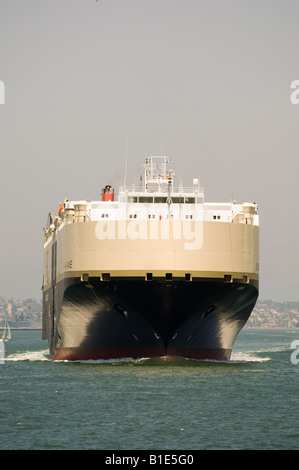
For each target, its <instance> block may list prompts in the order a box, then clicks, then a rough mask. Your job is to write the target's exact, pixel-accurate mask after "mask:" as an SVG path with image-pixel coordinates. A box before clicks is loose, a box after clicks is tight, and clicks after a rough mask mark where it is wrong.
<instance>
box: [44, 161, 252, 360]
mask: <svg viewBox="0 0 299 470" xmlns="http://www.w3.org/2000/svg"><path fill="white" fill-rule="evenodd" d="M169 161H170V159H169V158H167V157H165V156H162V157H154V156H151V157H148V158H147V159H146V161H145V165H144V176H143V177H142V178H141V181H140V186H139V187H137V186H133V187H127V185H126V184H124V186H123V187H120V189H119V195H118V200H116V198H115V196H114V189H113V188H112V187H111V186H106V187H105V188H104V189H103V190H102V195H101V200H99V201H71V200H68V199H66V200H65V201H64V202H63V204H62V205H61V206H60V207H59V210H58V212H57V215H55V213H54V212H51V213H50V214H49V222H48V226H47V228H45V229H44V237H45V240H44V275H43V339H46V340H48V342H49V350H50V357H51V358H52V359H54V360H97V359H117V358H135V359H136V358H142V357H155V356H179V357H184V358H194V359H215V360H228V359H229V358H230V356H231V352H232V347H233V343H234V341H235V338H236V336H237V334H238V333H239V331H240V330H241V328H242V327H243V326H244V325H245V323H246V321H247V320H248V318H249V316H250V314H251V312H252V310H253V308H254V305H255V303H256V300H257V297H258V279H259V274H258V269H259V248H258V244H259V216H258V213H257V212H258V207H257V204H256V203H243V204H237V203H236V202H235V201H231V202H229V203H206V202H204V192H203V189H202V188H201V187H200V185H199V180H198V179H196V178H195V179H194V180H193V183H192V187H190V188H185V189H184V188H183V187H181V186H180V185H178V186H176V184H175V174H174V171H172V170H168V163H169Z"/></svg>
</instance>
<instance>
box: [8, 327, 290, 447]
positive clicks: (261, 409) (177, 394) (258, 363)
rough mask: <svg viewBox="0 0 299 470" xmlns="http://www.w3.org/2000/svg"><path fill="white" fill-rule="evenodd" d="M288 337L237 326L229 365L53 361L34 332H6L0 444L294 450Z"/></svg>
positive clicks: (283, 332)
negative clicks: (9, 333) (7, 336)
mask: <svg viewBox="0 0 299 470" xmlns="http://www.w3.org/2000/svg"><path fill="white" fill-rule="evenodd" d="M296 340H299V330H251V329H243V330H242V331H241V333H240V334H239V336H238V338H237V340H236V342H235V346H234V350H233V354H232V358H231V361H229V362H217V361H197V360H188V359H178V358H159V359H147V358H143V359H140V360H131V359H130V358H128V359H125V360H109V361H90V362H89V361H87V362H65V361H61V362H60V361H57V362H52V361H50V359H49V351H48V348H47V343H46V342H45V341H42V339H41V331H39V330H37V331H29V330H28V331H25V330H13V331H12V339H11V340H10V341H9V342H7V343H5V353H4V356H5V357H4V361H3V363H2V364H1V365H0V448H1V449H14V450H16V449H32V450H38V449H66V450H71V449H78V450H81V449H82V450H85V449H99V450H103V449H104V450H115V451H117V450H118V451H121V450H148V449H151V450H155V449H156V450H180V449H182V450H209V449H227V450H228V449H256V450H263V449H276V450H279V449H298V448H299V393H298V390H299V364H297V363H296V361H294V360H292V359H291V357H292V353H293V357H294V350H293V349H292V344H294V343H293V342H294V341H296ZM298 357H299V354H298ZM297 362H298V361H297Z"/></svg>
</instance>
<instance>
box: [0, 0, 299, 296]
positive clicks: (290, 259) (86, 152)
mask: <svg viewBox="0 0 299 470" xmlns="http://www.w3.org/2000/svg"><path fill="white" fill-rule="evenodd" d="M298 18H299V2H298V0H225V1H224V0H99V1H98V2H96V0H48V1H46V0H26V1H24V0H14V1H11V0H0V80H2V81H3V82H4V84H5V104H4V105H0V160H1V163H0V171H1V173H0V174H1V184H0V196H1V197H0V204H1V226H0V227H1V228H0V253H1V258H0V266H1V270H0V295H2V296H4V297H6V298H9V297H14V298H18V297H19V298H26V297H34V298H37V299H40V298H41V285H42V270H43V267H42V264H43V230H42V229H43V227H44V226H45V225H46V222H47V217H48V212H49V211H50V210H52V209H55V210H57V209H58V206H59V203H60V201H62V200H63V199H64V197H65V194H66V193H67V195H68V196H69V197H70V198H73V199H85V198H86V199H98V198H99V197H100V193H101V188H102V187H103V186H104V185H105V184H113V185H114V186H115V188H116V189H117V188H118V185H119V184H120V183H121V182H122V181H123V177H124V167H125V153H126V143H127V139H128V160H129V172H128V181H131V182H134V181H135V178H136V177H137V178H138V176H139V174H140V171H141V166H140V165H142V164H143V163H144V159H145V157H146V156H148V155H150V154H153V155H155V154H161V153H162V150H163V151H164V154H166V155H168V156H170V157H171V158H172V161H173V169H175V171H176V177H177V181H178V180H182V182H183V183H184V185H186V186H188V185H190V184H191V182H192V179H193V178H194V177H199V178H200V183H201V185H202V186H203V187H204V188H205V199H206V201H209V202H211V201H222V202H226V201H229V200H230V198H231V193H232V191H233V197H234V199H236V200H237V202H239V203H242V202H244V201H251V202H253V201H254V202H258V203H259V208H260V222H261V230H260V269H261V272H260V298H261V299H265V298H272V299H274V300H278V301H283V300H299V210H298V205H299V197H298V191H299V190H298V177H299V176H298V174H299V104H298V105H293V104H292V103H291V101H290V95H291V89H290V84H291V82H292V81H293V80H296V79H299V65H298V41H299V27H298Z"/></svg>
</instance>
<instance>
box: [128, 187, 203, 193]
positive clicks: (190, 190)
mask: <svg viewBox="0 0 299 470" xmlns="http://www.w3.org/2000/svg"><path fill="white" fill-rule="evenodd" d="M126 192H127V193H141V194H149V193H150V194H168V187H167V186H165V187H163V188H160V189H156V188H155V189H154V188H150V187H149V188H145V187H144V185H142V186H140V185H131V186H120V187H119V193H126ZM195 193H198V194H203V193H204V189H203V188H200V187H196V186H190V187H182V186H176V187H171V191H170V194H171V195H172V194H181V195H184V194H195Z"/></svg>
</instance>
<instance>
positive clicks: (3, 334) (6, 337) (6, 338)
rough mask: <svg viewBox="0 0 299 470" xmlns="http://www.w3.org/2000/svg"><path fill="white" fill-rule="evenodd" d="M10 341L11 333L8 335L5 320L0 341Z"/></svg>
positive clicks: (8, 331)
mask: <svg viewBox="0 0 299 470" xmlns="http://www.w3.org/2000/svg"><path fill="white" fill-rule="evenodd" d="M10 339H11V333H10V328H9V324H8V322H7V321H6V320H5V325H4V330H3V333H2V338H0V341H2V342H6V341H9V340H10Z"/></svg>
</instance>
